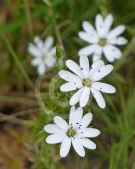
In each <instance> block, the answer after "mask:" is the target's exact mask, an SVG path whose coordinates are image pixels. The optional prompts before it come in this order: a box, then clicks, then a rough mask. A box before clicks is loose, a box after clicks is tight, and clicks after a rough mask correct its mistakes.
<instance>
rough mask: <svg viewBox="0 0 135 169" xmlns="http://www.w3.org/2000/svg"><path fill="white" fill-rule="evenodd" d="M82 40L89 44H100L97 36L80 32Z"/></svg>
mask: <svg viewBox="0 0 135 169" xmlns="http://www.w3.org/2000/svg"><path fill="white" fill-rule="evenodd" d="M78 35H79V37H80V39H82V40H84V41H86V42H88V43H97V42H98V38H97V36H96V34H89V33H86V32H82V31H81V32H79V33H78Z"/></svg>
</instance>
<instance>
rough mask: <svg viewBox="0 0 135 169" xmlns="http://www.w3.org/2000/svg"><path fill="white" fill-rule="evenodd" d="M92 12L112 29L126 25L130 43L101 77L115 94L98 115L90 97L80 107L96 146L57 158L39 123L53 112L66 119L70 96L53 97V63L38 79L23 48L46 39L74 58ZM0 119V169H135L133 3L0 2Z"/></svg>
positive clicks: (49, 118) (110, 0)
mask: <svg viewBox="0 0 135 169" xmlns="http://www.w3.org/2000/svg"><path fill="white" fill-rule="evenodd" d="M97 13H101V14H103V15H104V14H107V13H111V14H113V16H114V25H113V26H117V25H119V24H125V25H126V28H127V29H126V32H125V33H124V36H125V37H126V38H127V39H128V41H129V43H128V45H126V46H124V47H122V51H123V57H122V58H121V59H120V60H118V61H115V62H114V71H113V73H112V75H111V76H108V77H107V79H106V81H109V82H110V83H111V84H113V85H114V86H115V87H116V88H117V93H116V94H114V95H112V96H110V95H109V96H108V95H105V96H104V97H105V98H106V102H107V107H106V108H105V109H104V110H101V109H100V108H98V106H97V105H96V104H95V102H94V100H92V102H91V104H90V105H89V106H88V107H87V108H86V109H85V113H86V112H87V111H88V110H91V112H93V114H94V119H93V123H92V125H93V126H95V127H96V128H98V129H100V130H101V132H102V133H101V135H100V136H99V137H98V138H96V139H95V140H94V141H95V142H96V144H97V149H96V150H95V151H90V150H87V151H86V152H87V153H86V157H85V158H80V157H78V156H77V155H76V154H75V152H73V151H71V152H70V154H69V156H68V157H67V158H64V159H61V158H60V157H59V146H58V145H56V146H55V145H53V146H50V145H47V144H46V143H45V136H46V134H45V133H44V131H43V126H44V125H45V124H47V123H49V122H51V121H52V119H53V116H54V115H56V114H61V115H62V116H64V117H67V116H66V115H67V114H68V112H69V107H70V106H69V104H68V99H69V97H70V96H69V94H62V93H60V92H59V86H60V84H61V83H62V82H61V81H60V79H59V78H52V77H55V76H56V75H57V72H58V70H59V69H60V68H59V67H58V66H56V67H55V68H54V69H52V70H51V71H49V72H48V73H47V74H46V75H45V76H44V78H43V79H39V78H38V76H37V73H36V69H35V68H34V67H32V66H31V64H30V61H31V56H30V55H29V54H28V51H27V48H28V43H29V42H31V41H32V40H33V37H34V36H35V35H39V36H41V38H43V39H44V38H45V37H46V36H47V35H53V36H54V38H55V44H56V43H58V44H60V45H61V44H63V45H64V48H65V53H64V60H65V59H67V58H72V59H74V60H76V61H78V56H77V52H78V50H79V49H80V48H81V47H82V46H83V45H84V43H83V42H82V41H80V40H79V38H78V31H79V30H81V29H82V28H81V23H82V21H84V20H87V21H89V22H91V23H94V18H95V15H96V14H97ZM37 78H38V79H37ZM50 81H51V85H49V84H50ZM40 83H41V84H40ZM56 84H57V85H56ZM35 94H36V95H35ZM46 99H47V102H46ZM42 100H43V101H42ZM61 102H62V103H63V102H64V104H62V105H63V106H61ZM0 122H1V123H0V128H1V130H0V138H1V139H0V140H1V141H0V169H69V168H70V169H135V1H134V0H128V1H126V0H52V1H49V0H44V2H43V1H42V0H0Z"/></svg>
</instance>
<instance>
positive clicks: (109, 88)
mask: <svg viewBox="0 0 135 169" xmlns="http://www.w3.org/2000/svg"><path fill="white" fill-rule="evenodd" d="M92 87H93V88H95V89H97V90H100V91H102V92H105V93H115V92H116V89H115V88H114V87H113V86H112V85H110V84H106V83H101V82H94V83H93V84H92Z"/></svg>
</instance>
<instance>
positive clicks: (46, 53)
mask: <svg viewBox="0 0 135 169" xmlns="http://www.w3.org/2000/svg"><path fill="white" fill-rule="evenodd" d="M53 41H54V40H53V37H52V36H49V37H48V38H47V39H46V40H45V41H44V42H43V41H42V40H41V39H40V37H38V36H36V37H35V38H34V44H32V43H30V44H29V47H28V51H29V53H30V54H31V55H32V56H33V59H32V62H31V64H32V65H33V66H37V72H38V74H39V75H43V74H44V73H45V72H46V70H48V69H50V68H52V67H53V66H54V64H55V63H56V57H55V53H56V52H55V51H56V47H53V46H52V45H53Z"/></svg>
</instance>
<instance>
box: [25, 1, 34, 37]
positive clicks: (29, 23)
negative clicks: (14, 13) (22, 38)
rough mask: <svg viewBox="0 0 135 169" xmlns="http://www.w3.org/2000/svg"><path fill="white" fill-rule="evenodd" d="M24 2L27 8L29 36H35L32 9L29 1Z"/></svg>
mask: <svg viewBox="0 0 135 169" xmlns="http://www.w3.org/2000/svg"><path fill="white" fill-rule="evenodd" d="M23 1H24V6H25V15H26V22H27V26H28V33H29V36H30V37H32V36H33V27H32V18H31V14H30V7H29V0H23Z"/></svg>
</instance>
